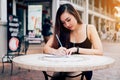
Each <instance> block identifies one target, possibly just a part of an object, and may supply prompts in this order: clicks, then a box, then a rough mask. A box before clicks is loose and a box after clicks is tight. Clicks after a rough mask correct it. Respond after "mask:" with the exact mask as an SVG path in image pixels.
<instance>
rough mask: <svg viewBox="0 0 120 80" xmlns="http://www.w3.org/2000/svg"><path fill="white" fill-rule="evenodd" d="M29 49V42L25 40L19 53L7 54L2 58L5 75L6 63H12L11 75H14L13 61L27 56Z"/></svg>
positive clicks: (21, 43)
mask: <svg viewBox="0 0 120 80" xmlns="http://www.w3.org/2000/svg"><path fill="white" fill-rule="evenodd" d="M28 48H29V42H28V41H27V40H25V39H23V40H22V41H21V42H20V47H19V49H18V50H17V52H14V53H7V54H5V55H4V56H3V57H2V64H3V65H2V73H4V67H5V65H4V64H5V63H10V64H11V72H10V74H11V75H12V72H13V61H12V59H13V58H14V57H16V56H21V55H26V54H27V50H28Z"/></svg>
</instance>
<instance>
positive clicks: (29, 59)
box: [13, 53, 115, 80]
mask: <svg viewBox="0 0 120 80" xmlns="http://www.w3.org/2000/svg"><path fill="white" fill-rule="evenodd" d="M114 62H115V60H114V59H112V58H110V57H106V56H96V55H70V56H55V55H48V54H42V53H40V54H30V55H24V56H19V57H15V58H14V59H13V63H14V64H15V65H16V66H19V67H21V68H25V69H30V70H40V71H44V72H45V71H54V72H76V71H93V70H98V69H105V68H109V67H110V66H111V65H113V63H114ZM45 74H46V73H45ZM46 80H48V79H47V78H46Z"/></svg>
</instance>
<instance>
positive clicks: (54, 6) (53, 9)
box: [52, 0, 60, 25]
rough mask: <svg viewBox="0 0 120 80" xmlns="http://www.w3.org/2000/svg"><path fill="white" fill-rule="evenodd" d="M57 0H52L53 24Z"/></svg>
mask: <svg viewBox="0 0 120 80" xmlns="http://www.w3.org/2000/svg"><path fill="white" fill-rule="evenodd" d="M59 2H60V1H59V0H52V20H53V25H54V24H55V17H56V11H57V9H58V8H59V5H60V4H59Z"/></svg>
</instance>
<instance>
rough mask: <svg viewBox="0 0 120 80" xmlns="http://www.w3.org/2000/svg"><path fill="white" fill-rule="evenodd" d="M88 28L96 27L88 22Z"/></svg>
mask: <svg viewBox="0 0 120 80" xmlns="http://www.w3.org/2000/svg"><path fill="white" fill-rule="evenodd" d="M88 28H89V29H90V30H91V29H96V27H95V26H94V25H92V24H88Z"/></svg>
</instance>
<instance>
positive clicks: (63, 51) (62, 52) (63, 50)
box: [55, 34, 67, 55]
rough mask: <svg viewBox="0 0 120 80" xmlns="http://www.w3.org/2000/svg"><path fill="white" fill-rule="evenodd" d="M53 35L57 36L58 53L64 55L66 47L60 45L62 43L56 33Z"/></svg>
mask: <svg viewBox="0 0 120 80" xmlns="http://www.w3.org/2000/svg"><path fill="white" fill-rule="evenodd" d="M55 36H56V38H57V40H58V43H59V44H60V48H59V49H58V53H59V54H60V55H66V54H67V53H66V48H65V47H63V45H62V43H61V41H60V39H59V37H58V35H57V34H56V35H55Z"/></svg>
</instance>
